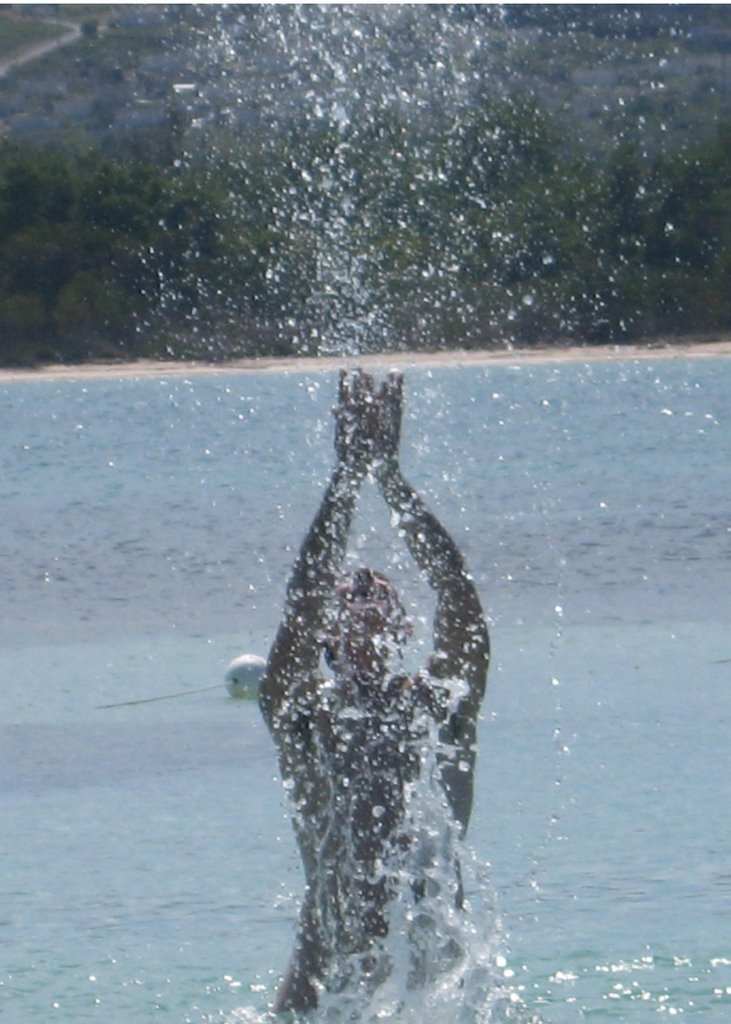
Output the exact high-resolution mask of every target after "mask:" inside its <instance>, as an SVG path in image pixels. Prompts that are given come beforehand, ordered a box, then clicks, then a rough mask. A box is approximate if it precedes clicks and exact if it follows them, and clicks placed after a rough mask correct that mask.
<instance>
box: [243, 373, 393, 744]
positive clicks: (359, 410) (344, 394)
mask: <svg viewBox="0 0 731 1024" xmlns="http://www.w3.org/2000/svg"><path fill="white" fill-rule="evenodd" d="M334 412H335V420H336V427H335V454H336V464H335V469H334V471H333V474H332V477H331V479H330V482H329V483H328V485H327V487H326V489H325V493H324V495H323V497H322V501H321V502H320V507H319V508H318V510H317V512H316V514H315V517H314V519H313V521H312V524H311V526H310V528H309V530H308V531H307V535H306V537H305V539H304V541H303V543H302V547H301V548H300V552H299V555H298V557H297V559H296V561H295V564H294V567H293V569H292V573H291V576H290V579H289V583H288V586H287V595H286V600H285V606H284V614H283V618H282V623H281V625H280V627H279V630H278V632H277V635H276V638H275V640H274V643H273V645H272V648H271V651H270V653H269V660H268V662H267V668H266V671H265V673H264V678H263V679H262V683H261V689H260V703H261V707H262V711H263V713H264V717H265V718H266V720H267V722H268V724H269V726H270V728H274V729H276V728H277V724H278V717H279V713H280V711H281V710H282V708H283V706H284V704H285V702H286V701H287V699H288V697H289V696H291V695H292V694H293V692H294V690H295V688H297V687H302V686H307V685H308V684H309V683H311V681H312V679H313V678H314V675H315V672H316V670H317V666H318V662H319V657H320V646H321V634H322V631H323V629H324V626H325V620H326V615H327V611H328V606H329V603H330V600H331V598H332V595H333V591H334V589H335V586H336V584H337V581H338V577H339V573H340V570H341V567H342V564H343V559H344V557H345V553H346V549H347V543H348V534H349V532H350V527H351V524H352V521H353V515H354V512H355V509H356V504H357V500H358V492H359V490H360V485H361V483H362V481H363V478H364V476H365V475H366V473H367V471H368V467H369V464H370V460H371V458H372V435H373V432H374V430H375V423H376V409H375V406H374V403H373V398H372V382H371V381H370V378H369V377H367V375H364V374H359V373H355V374H353V375H348V374H347V373H346V372H345V371H343V372H342V373H341V375H340V388H339V402H338V405H337V407H336V409H335V410H334Z"/></svg>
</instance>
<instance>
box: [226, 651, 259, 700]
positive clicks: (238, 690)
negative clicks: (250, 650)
mask: <svg viewBox="0 0 731 1024" xmlns="http://www.w3.org/2000/svg"><path fill="white" fill-rule="evenodd" d="M266 664H267V663H266V661H265V660H264V659H263V658H260V657H259V655H258V654H241V655H240V656H239V657H238V658H234V660H233V661H232V662H231V664H230V665H229V667H228V668H227V669H226V689H227V690H228V692H229V694H230V695H231V696H232V697H236V698H238V699H251V698H252V697H253V698H255V697H257V696H258V695H259V683H260V682H261V677H262V676H263V675H264V669H265V668H266Z"/></svg>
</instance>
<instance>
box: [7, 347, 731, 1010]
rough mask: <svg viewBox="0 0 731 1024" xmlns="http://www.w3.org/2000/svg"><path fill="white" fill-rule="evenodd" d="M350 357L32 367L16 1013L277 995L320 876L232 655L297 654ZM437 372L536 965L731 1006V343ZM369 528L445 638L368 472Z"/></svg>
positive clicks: (538, 992)
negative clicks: (70, 377)
mask: <svg viewBox="0 0 731 1024" xmlns="http://www.w3.org/2000/svg"><path fill="white" fill-rule="evenodd" d="M335 383H336V381H335V376H334V375H333V374H331V373H324V372H323V373H316V372H309V373H305V372H302V373H294V374H275V373H257V374H248V375H247V374H243V373H235V372H226V373H219V374H215V375H200V376H195V377H191V378H190V379H186V378H184V377H179V376H172V375H171V376H169V377H164V378H160V379H139V380H135V379H124V380H87V381H83V382H82V381H78V382H77V381H63V382H59V381H51V380H40V379H39V380H31V381H24V382H10V383H6V384H2V385H0V426H1V431H2V433H1V436H2V438H3V443H2V448H1V449H0V459H2V472H1V473H0V556H1V557H2V565H3V587H2V589H1V590H0V651H1V655H2V661H1V663H0V664H1V666H2V667H1V669H0V672H1V676H0V723H1V724H0V782H1V785H0V812H1V818H2V823H3V825H2V854H3V856H2V862H3V871H2V874H1V875H0V893H1V894H2V895H1V898H0V948H2V950H3V953H2V957H0V1016H2V1019H3V1021H8V1022H9V1024H16V1022H18V1024H20V1022H23V1024H26V1022H27V1021H29V1020H43V1021H51V1020H58V1021H62V1022H64V1024H72V1022H73V1024H76V1022H79V1021H86V1020H88V1021H99V1022H102V1021H103V1022H104V1024H128V1022H129V1021H153V1020H159V1021H162V1022H170V1024H174V1022H184V1021H193V1022H198V1021H219V1020H221V1019H229V1020H236V1019H247V1020H258V1019H260V1018H261V1016H262V1014H263V1012H264V1010H265V1008H266V1004H267V1001H268V999H269V998H270V997H271V995H272V991H273V987H274V985H275V983H276V976H277V972H278V971H279V970H280V969H281V968H282V967H283V966H284V963H285V961H286V958H287V955H288V952H289V945H290V942H291V933H292V927H293V921H294V918H295V914H296V910H297V899H298V895H299V893H300V890H301V885H302V882H301V877H300V873H299V867H298V863H297V857H296V853H295V851H294V847H293V842H292V839H291V833H290V826H289V823H288V820H287V815H286V809H285V806H284V804H283V802H282V799H281V792H280V785H279V781H278V779H277V778H276V775H275V761H274V753H273V748H272V746H271V743H270V740H269V737H268V736H267V735H266V732H265V729H264V727H263V725H262V723H261V722H260V720H259V714H258V711H257V708H256V707H255V706H254V705H253V704H252V703H250V702H240V701H232V700H230V699H228V698H227V697H226V695H225V691H224V689H223V686H222V685H220V686H219V685H218V684H219V683H220V682H221V680H222V677H223V672H224V670H225V666H226V665H227V663H228V661H229V660H230V659H231V658H233V657H234V656H235V655H236V654H238V653H240V652H242V651H255V652H258V653H266V650H267V647H268V644H269V641H270V638H271V636H272V632H273V630H274V629H275V627H276V624H277V621H278V614H279V609H280V607H281V601H282V595H283V588H284V584H285V581H286V575H287V571H288V567H289V565H290V563H291V561H292V558H293V556H294V553H295V551H296V548H297V546H298V545H299V542H300V540H301V538H302V535H303V533H304V530H305V529H306V526H307V525H308V521H309V517H310V516H311V514H312V512H313V511H314V508H315V505H316V503H317V500H318V497H319V493H320V490H321V487H322V484H323V482H324V480H325V479H326V477H327V474H328V472H329V468H330V465H331V456H330V445H331V416H330V407H331V404H332V401H333V398H334V392H335ZM406 390H407V418H406V423H405V427H404V466H405V470H406V472H407V475H408V476H409V477H410V478H411V479H412V481H413V482H414V483H415V484H416V485H417V486H418V487H419V488H420V489H422V490H424V491H425V492H426V493H427V495H428V497H429V500H430V502H431V503H432V504H433V505H434V506H435V507H436V508H437V509H438V511H439V512H440V514H441V515H442V516H443V518H444V520H445V522H446V523H447V525H448V526H449V527H450V529H451V530H452V531H453V532H454V534H455V535H456V536H457V537H458V538H459V541H460V543H461V544H462V545H463V547H464V549H465V551H466V553H467V556H468V560H469V562H470V565H471V567H472V568H473V571H474V575H475V576H476V578H477V581H478V584H479V588H480V591H481V593H482V595H483V597H484V603H485V606H486V609H487V611H488V613H489V615H490V618H491V622H492V637H493V646H494V659H493V665H492V669H491V676H490V684H489V690H488V697H487V701H486V705H485V709H484V715H483V719H482V722H481V728H480V744H481V750H480V761H479V778H478V793H477V802H476V807H475V814H474V819H473V824H472V828H471V833H470V845H471V847H472V849H473V850H474V853H475V856H476V858H477V859H478V860H479V861H481V862H489V863H490V865H491V868H490V874H491V887H492V890H493V892H494V894H495V900H496V903H497V907H498V910H499V914H500V917H501V919H502V926H501V929H500V932H499V935H500V941H501V943H502V946H503V948H504V956H505V972H506V977H505V982H506V984H508V985H510V986H512V988H513V989H514V991H515V992H516V993H519V994H520V996H521V999H522V1002H523V1004H524V1006H525V1012H526V1014H539V1015H540V1018H541V1019H542V1020H544V1021H546V1022H554V1024H564V1022H566V1024H568V1022H573V1021H582V1020H597V1021H610V1020H618V1021H629V1022H635V1021H638V1022H639V1021H643V1022H644V1021H650V1020H655V1019H656V1017H657V1014H658V1013H663V1014H667V1015H669V1016H681V1015H682V1016H684V1017H697V1018H702V1019H703V1020H706V1021H711V1022H714V1024H715V1022H719V1024H720V1022H722V1021H725V1020H727V1019H728V1015H729V1013H730V1012H731V928H730V918H731V854H730V853H729V844H728V808H729V806H730V805H731V781H729V780H730V778H731V776H730V774H729V772H728V770H727V765H728V749H729V739H730V737H729V729H730V717H731V640H729V638H728V631H727V623H728V620H729V593H730V592H731V572H730V571H729V542H730V539H731V532H730V529H731V520H730V519H729V497H728V496H729V494H731V466H730V463H729V428H728V420H727V416H728V409H729V408H730V407H731V401H730V400H731V362H729V361H726V360H721V359H719V360H701V359H698V360H672V361H670V360H668V361H663V360H658V361H657V362H652V361H649V362H645V361H641V362H616V363H614V362H613V363H606V364H602V363H592V364H586V365H584V364H580V363H577V364H562V365H556V366H550V365H546V366H520V367H519V366H507V365H501V366H498V367H492V366H491V367H484V368H474V367H472V368H457V367H454V368H444V369H439V370H436V369H435V370H426V369H423V368H421V369H414V370H412V371H410V372H408V373H407V389H406ZM355 549H356V550H355V554H354V558H357V559H359V560H362V559H367V560H369V561H372V562H373V563H374V564H376V565H378V566H380V567H382V568H385V569H387V570H388V571H390V572H391V574H392V575H393V576H394V578H395V580H396V582H397V583H398V584H399V586H400V587H401V589H402V591H403V593H404V595H405V598H406V600H407V603H409V605H410V606H411V607H412V610H413V612H414V615H415V617H416V620H417V627H418V628H417V636H416V642H417V646H416V648H415V651H414V662H415V663H416V662H417V661H418V659H419V657H420V654H421V650H420V648H419V646H418V645H419V644H420V643H422V642H423V641H424V640H425V639H426V636H427V633H428V629H427V623H428V617H429V613H430V608H429V602H428V594H427V593H426V592H425V591H424V589H423V585H422V583H421V582H420V581H419V580H418V578H417V576H416V574H415V573H414V570H413V567H412V566H411V565H410V564H409V563H408V561H407V560H406V559H405V557H404V552H403V551H402V550H401V549H400V548H399V546H398V542H397V541H396V540H395V539H394V538H393V537H392V536H391V534H390V527H389V522H388V517H387V515H386V514H385V512H384V511H383V509H382V508H381V506H380V504H379V502H378V500H377V499H376V497H375V496H374V495H372V494H370V493H369V494H367V495H366V496H365V500H364V508H363V514H362V517H361V519H360V520H359V521H358V524H357V529H356V544H355ZM419 616H421V617H422V618H423V619H424V620H425V621H424V622H420V619H419ZM204 687H213V689H207V690H204V689H203V688H204ZM199 689H200V690H201V691H202V692H199V693H192V692H190V693H188V692H187V691H193V690H199ZM178 692H185V693H186V694H187V695H186V696H184V697H179V698H174V699H170V700H163V701H156V702H151V703H145V704H137V705H132V706H128V707H121V708H112V709H102V708H100V707H99V705H104V704H109V703H116V702H121V701H130V700H135V699H143V698H149V697H155V696H161V695H166V694H172V693H178ZM496 928H497V926H496ZM242 1008H248V1009H247V1010H246V1011H244V1010H243V1009H242Z"/></svg>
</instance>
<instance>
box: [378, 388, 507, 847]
mask: <svg viewBox="0 0 731 1024" xmlns="http://www.w3.org/2000/svg"><path fill="white" fill-rule="evenodd" d="M402 383H403V382H402V378H401V376H400V375H399V374H391V375H390V376H389V378H388V380H387V381H386V383H385V384H384V385H383V387H382V389H381V395H380V398H379V405H380V407H381V417H380V423H379V433H378V435H377V442H376V446H377V448H378V455H377V459H376V461H375V463H374V468H375V472H376V475H377V478H378V481H379V483H380V486H381V490H382V492H383V496H384V498H385V500H386V502H387V504H388V505H389V507H390V509H391V510H392V512H393V513H394V517H395V519H396V526H397V529H398V530H399V531H400V533H401V534H402V536H403V538H404V540H405V542H406V545H407V547H408V548H409V551H410V552H411V555H412V557H413V559H414V561H415V562H416V564H417V565H418V566H419V568H420V569H421V570H422V572H424V573H425V574H426V577H427V579H428V581H429V584H430V586H431V587H432V589H433V590H434V592H435V594H436V612H435V615H434V628H433V633H434V653H433V654H432V656H431V658H430V659H429V663H428V665H427V670H428V675H429V676H430V677H431V678H432V679H433V680H434V681H438V680H440V679H441V680H445V681H446V680H449V679H458V680H460V681H461V682H463V683H465V684H466V686H467V689H466V693H464V695H463V696H461V697H460V698H459V700H458V703H457V706H456V708H455V707H454V706H453V711H452V713H451V714H450V715H449V717H448V719H447V720H446V721H445V722H444V724H443V725H442V728H441V730H440V737H441V739H442V741H443V743H444V744H445V747H444V748H443V751H442V754H441V755H440V760H441V761H442V780H443V782H444V786H445V790H446V794H447V797H448V800H449V803H450V805H451V808H452V813H453V814H454V817H455V820H456V821H457V822H458V823H459V825H460V828H461V829H462V831H464V830H466V828H467V825H468V824H469V819H470V815H471V813H472V796H473V786H474V765H475V757H476V753H477V745H476V744H477V713H478V711H479V707H480V702H481V700H482V698H483V695H484V693H485V686H486V682H487V668H488V663H489V658H490V643H489V637H488V632H487V624H486V622H485V617H484V614H483V611H482V606H481V604H480V598H479V596H478V594H477V590H476V588H475V585H474V582H473V580H472V577H471V576H470V574H469V572H468V571H467V567H466V565H465V561H464V558H463V556H462V553H461V551H460V550H459V548H458V547H457V545H456V544H455V542H454V540H453V539H452V537H451V536H450V534H449V533H448V532H447V530H446V529H445V528H444V526H443V525H442V524H441V523H440V522H439V520H438V519H437V518H436V516H435V515H434V514H433V513H432V512H431V511H430V510H429V509H428V508H427V506H426V504H425V502H424V500H423V499H422V498H421V497H420V495H419V494H417V492H416V491H415V490H414V488H413V487H412V486H411V484H409V483H408V481H406V480H405V479H404V477H403V474H402V473H401V469H400V467H399V462H398V449H399V443H400V431H401V405H402ZM427 685H428V683H427Z"/></svg>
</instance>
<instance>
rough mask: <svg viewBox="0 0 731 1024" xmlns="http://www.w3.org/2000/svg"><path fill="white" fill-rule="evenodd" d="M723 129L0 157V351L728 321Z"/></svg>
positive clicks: (505, 111)
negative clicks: (634, 139)
mask: <svg viewBox="0 0 731 1024" xmlns="http://www.w3.org/2000/svg"><path fill="white" fill-rule="evenodd" d="M729 210H731V129H730V128H729V127H726V128H722V129H721V130H719V132H718V133H717V135H716V138H715V140H714V141H713V142H711V143H709V144H704V145H703V146H702V147H699V148H698V149H697V150H696V151H691V150H685V151H683V152H682V153H678V154H675V155H674V156H672V157H671V156H667V155H662V154H659V155H655V156H649V155H647V154H643V153H642V152H641V150H640V148H639V147H637V146H633V145H632V144H631V143H627V142H622V143H620V144H618V145H616V146H615V148H614V149H613V151H611V152H608V153H606V154H605V155H604V159H603V160H601V161H599V162H597V161H596V160H595V159H590V158H589V157H588V156H587V155H586V154H584V153H583V152H582V149H581V147H580V145H579V144H578V143H571V142H570V141H569V140H568V139H567V137H566V133H565V130H564V129H563V128H562V129H561V130H559V127H558V125H557V123H556V122H554V121H553V120H552V118H551V116H550V115H549V114H548V113H547V112H546V111H545V110H543V109H541V107H540V106H539V105H538V104H537V103H535V102H534V101H528V100H524V101H521V100H516V99H515V98H513V99H511V100H510V101H507V100H504V101H497V102H486V103H485V104H483V105H482V106H481V107H480V108H479V109H471V110H466V111H464V112H463V113H461V114H460V116H459V117H458V118H457V119H452V120H451V121H450V122H449V124H439V123H436V122H434V121H433V120H430V119H422V120H419V121H418V122H417V123H414V124H412V123H409V122H408V121H406V120H404V119H400V118H398V117H396V116H395V115H394V114H392V113H389V112H387V111H384V112H382V113H381V114H380V115H379V116H377V117H376V116H372V117H370V118H369V119H368V120H367V122H364V123H361V124H356V123H348V124H343V125H337V124H336V125H333V124H331V123H328V122H323V127H321V128H319V129H318V128H313V127H312V124H308V125H306V126H303V128H302V131H301V132H299V133H297V132H295V131H291V132H288V133H287V134H286V136H285V135H282V136H281V137H273V138H270V139H268V140H267V139H264V138H262V137H257V136H254V135H252V137H251V140H250V143H249V145H243V144H239V143H238V142H237V144H236V146H235V147H231V149H230V151H228V152H227V151H226V149H225V147H224V146H222V145H221V144H220V142H219V144H218V145H216V146H215V147H213V148H212V149H211V151H210V152H209V153H207V154H200V155H199V158H198V159H196V160H195V161H191V160H178V161H177V162H174V163H172V164H171V165H169V166H168V165H164V166H161V165H160V164H159V163H157V164H154V163H151V162H144V161H142V160H140V159H138V160H137V162H134V163H132V162H125V161H122V160H118V159H114V158H112V157H109V156H103V155H101V153H100V152H99V151H97V150H94V149H89V148H86V149H83V150H80V151H79V152H73V151H69V150H68V149H60V148H31V147H23V146H20V145H17V144H14V143H11V142H6V143H4V144H3V146H2V147H0V361H1V362H2V363H4V364H32V363H36V362H40V361H51V360H59V359H60V360H64V361H73V360H83V359H88V358H105V357H106V358H132V357H137V356H143V355H151V356H175V357H189V356H197V357H206V358H219V359H223V358H227V357H229V356H233V355H254V354H269V353H280V354H284V353H289V352H307V351H309V352H315V351H327V350H328V348H330V349H332V348H340V347H343V346H344V347H346V348H347V347H351V348H357V349H358V350H360V351H362V350H368V349H389V348H390V349H397V348H448V347H464V346H467V347H470V346H471V347H488V346H491V345H497V344H506V343H513V344H522V345H532V344H546V343H555V342H560V341H565V340H572V341H574V342H599V341H616V342H621V341H623V340H631V339H635V338H638V337H641V336H645V337H647V336H657V335H659V334H666V333H668V334H674V333H686V332H691V331H692V332H714V331H721V330H727V329H728V328H729V327H730V326H731V289H730V288H729V283H730V278H731V225H730V223H729Z"/></svg>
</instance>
